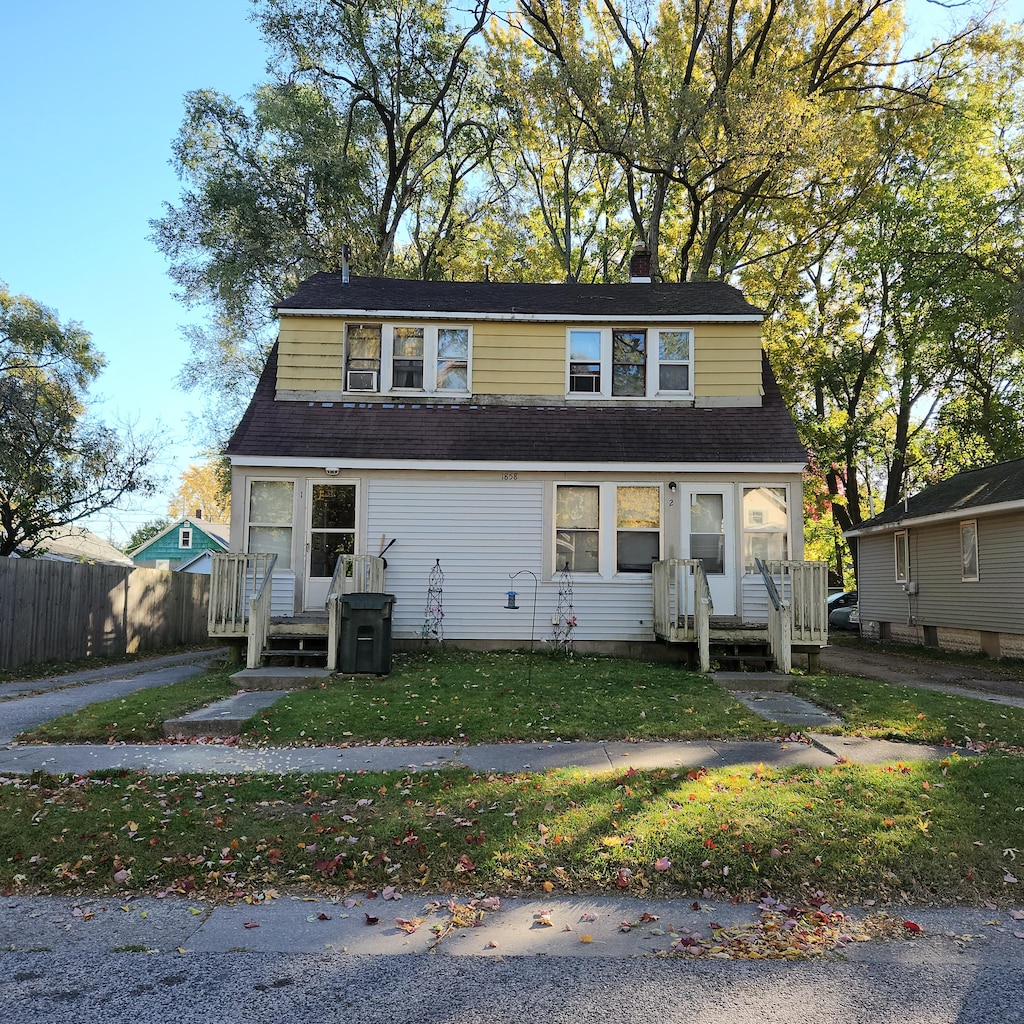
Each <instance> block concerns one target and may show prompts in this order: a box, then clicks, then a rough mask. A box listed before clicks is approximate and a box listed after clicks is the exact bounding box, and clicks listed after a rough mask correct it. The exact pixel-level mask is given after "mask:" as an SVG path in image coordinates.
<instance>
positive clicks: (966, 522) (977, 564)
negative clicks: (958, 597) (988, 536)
mask: <svg viewBox="0 0 1024 1024" xmlns="http://www.w3.org/2000/svg"><path fill="white" fill-rule="evenodd" d="M965 527H973V528H974V575H973V576H968V575H967V573H966V570H967V559H966V558H964V553H965V552H964V528H965ZM979 549H980V544H979V537H978V520H977V519H963V520H961V522H960V579H961V580H962V581H963V582H964V583H978V582H979V581H980V580H981V551H980V550H979Z"/></svg>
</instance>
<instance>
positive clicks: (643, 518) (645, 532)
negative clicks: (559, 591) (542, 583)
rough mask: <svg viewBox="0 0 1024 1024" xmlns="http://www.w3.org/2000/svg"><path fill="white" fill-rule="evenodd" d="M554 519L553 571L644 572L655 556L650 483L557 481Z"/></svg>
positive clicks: (657, 526)
mask: <svg viewBox="0 0 1024 1024" xmlns="http://www.w3.org/2000/svg"><path fill="white" fill-rule="evenodd" d="M554 520H555V521H554V525H555V561H554V566H553V570H554V571H555V572H560V571H561V570H563V569H566V568H568V569H569V571H570V572H574V573H591V574H594V575H595V576H610V575H617V574H620V573H650V572H651V566H652V563H654V562H656V561H657V560H658V558H659V557H660V556H661V488H660V487H659V486H658V485H656V484H653V485H642V486H638V485H617V484H558V485H557V486H556V487H555V517H554ZM606 524H610V527H609V526H606Z"/></svg>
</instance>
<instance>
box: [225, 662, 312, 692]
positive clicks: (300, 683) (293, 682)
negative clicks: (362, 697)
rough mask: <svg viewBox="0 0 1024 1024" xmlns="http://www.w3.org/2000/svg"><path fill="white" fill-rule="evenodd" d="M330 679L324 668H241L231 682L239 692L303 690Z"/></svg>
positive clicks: (288, 666) (292, 666)
mask: <svg viewBox="0 0 1024 1024" xmlns="http://www.w3.org/2000/svg"><path fill="white" fill-rule="evenodd" d="M330 678H331V673H330V672H328V671H327V669H325V668H311V667H309V666H306V667H302V666H295V665H281V666H270V667H268V668H243V669H242V670H241V671H240V672H236V673H235V674H234V675H233V676H232V677H231V681H232V682H233V683H234V684H235V686H237V687H238V688H239V689H240V690H304V689H310V688H312V687H315V686H319V685H320V684H321V683H322V682H325V681H326V680H328V679H330Z"/></svg>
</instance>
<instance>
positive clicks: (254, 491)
mask: <svg viewBox="0 0 1024 1024" xmlns="http://www.w3.org/2000/svg"><path fill="white" fill-rule="evenodd" d="M294 502H295V484H294V483H293V482H292V481H291V480H253V482H252V483H251V484H250V486H249V538H248V540H249V548H248V550H249V552H250V554H257V553H266V554H274V555H277V568H278V569H290V568H291V565H292V516H293V507H294Z"/></svg>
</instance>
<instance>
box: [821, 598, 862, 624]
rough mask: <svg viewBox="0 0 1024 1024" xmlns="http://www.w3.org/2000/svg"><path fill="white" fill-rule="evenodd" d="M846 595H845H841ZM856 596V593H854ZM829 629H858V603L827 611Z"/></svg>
mask: <svg viewBox="0 0 1024 1024" xmlns="http://www.w3.org/2000/svg"><path fill="white" fill-rule="evenodd" d="M842 596H844V597H845V596H846V595H842ZM855 596H856V595H855ZM828 625H829V629H851V630H854V631H855V632H856V631H858V630H859V629H860V605H858V604H848V605H845V606H843V607H840V608H835V609H834V610H832V611H830V612H829V613H828Z"/></svg>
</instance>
